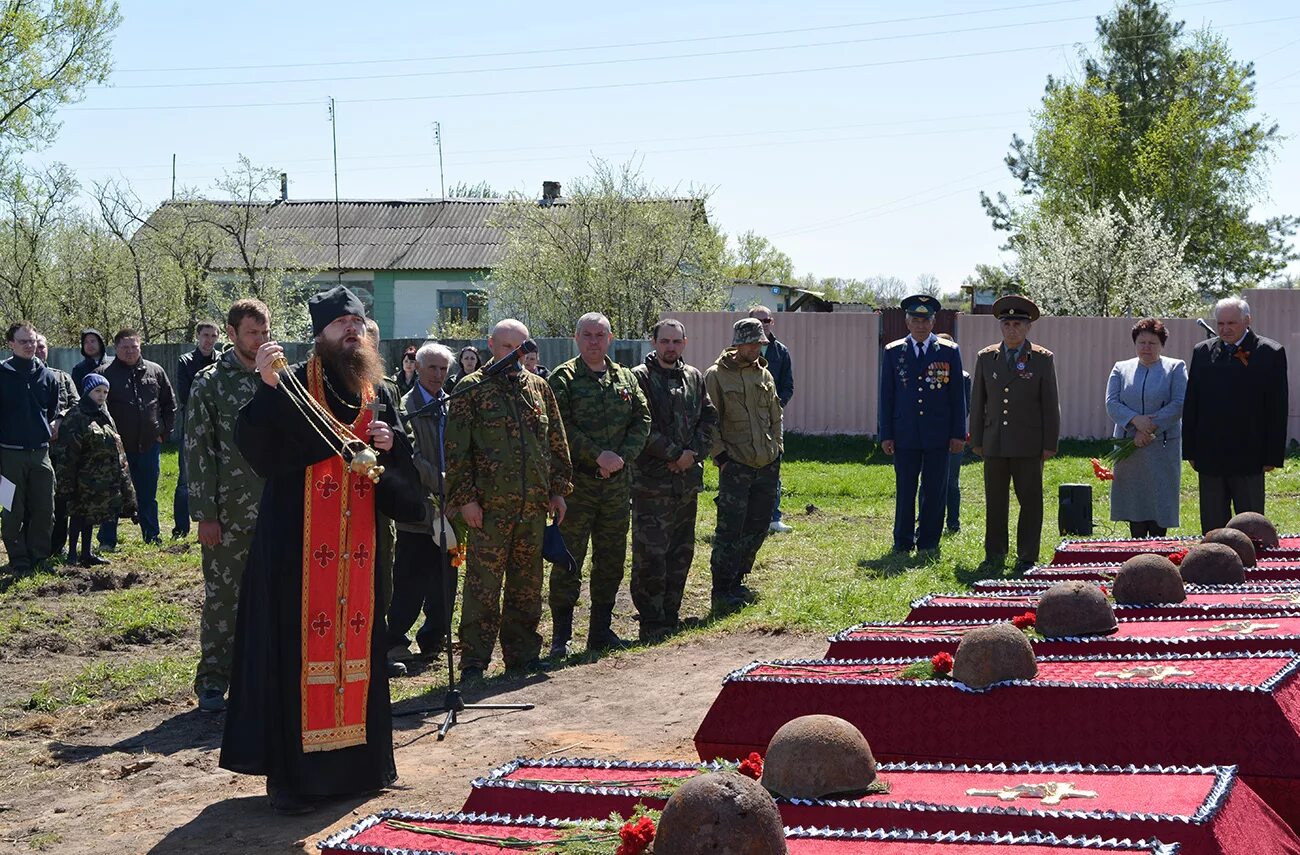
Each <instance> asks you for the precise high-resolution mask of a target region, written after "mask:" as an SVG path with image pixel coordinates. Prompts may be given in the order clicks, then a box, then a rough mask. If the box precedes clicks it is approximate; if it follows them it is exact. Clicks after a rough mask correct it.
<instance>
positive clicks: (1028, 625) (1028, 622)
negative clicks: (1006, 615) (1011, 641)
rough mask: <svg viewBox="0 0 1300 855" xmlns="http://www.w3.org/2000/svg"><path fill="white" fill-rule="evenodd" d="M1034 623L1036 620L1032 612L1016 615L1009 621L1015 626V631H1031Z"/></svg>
mask: <svg viewBox="0 0 1300 855" xmlns="http://www.w3.org/2000/svg"><path fill="white" fill-rule="evenodd" d="M1036 621H1037V618H1036V617H1035V616H1034V613H1033V612H1025V613H1024V614H1022V615H1016V616H1015V617H1013V618H1012V619H1011V622H1012V623H1013V624H1015V626H1016V629H1033V628H1034V624H1035V623H1036Z"/></svg>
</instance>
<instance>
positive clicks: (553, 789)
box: [463, 759, 1300, 855]
mask: <svg viewBox="0 0 1300 855" xmlns="http://www.w3.org/2000/svg"><path fill="white" fill-rule="evenodd" d="M712 768H713V765H712V764H706V765H704V766H701V765H699V764H689V763H677V762H649V763H647V762H624V761H614V762H610V761H604V760H566V759H547V760H515V761H512V762H510V763H507V764H506V765H505V766H502V767H501V768H499V769H496V770H495V771H493V772H492V773H491V774H489V775H488V776H487V777H485V778H480V779H478V780H476V781H474V784H473V789H472V791H471V792H470V796H469V800H468V801H467V802H465V807H464V808H463V810H464V811H466V812H473V813H489V814H491V813H511V814H514V815H516V816H517V815H520V814H533V815H536V816H551V817H566V818H569V819H604V818H606V817H608V816H609V815H610V814H611V813H619V814H621V815H623V816H629V815H631V813H632V812H633V811H634V810H635V809H636V807H637V806H638V805H640V804H644V805H645V806H646V807H649V808H654V809H656V810H661V809H662V808H663V806H664V803H665V801H666V800H667V792H666V787H665V779H685V778H690V777H692V776H694V775H696V774H698V773H699V772H701V771H709V770H710V769H712ZM879 780H881V781H884V782H886V783H887V784H888V785H889V791H888V792H887V793H878V794H873V795H867V796H863V797H861V798H858V799H849V800H834V801H832V800H815V801H810V800H804V799H793V800H791V799H778V800H777V806H778V807H779V808H780V809H781V818H782V820H783V821H784V822H785V824H786V826H816V827H828V828H847V829H870V828H910V829H913V830H915V831H929V832H941V831H968V832H975V833H1028V832H1034V831H1040V832H1048V833H1051V834H1055V835H1058V836H1066V835H1079V836H1098V837H1113V838H1119V839H1123V838H1127V839H1130V840H1145V839H1159V840H1163V841H1165V842H1170V843H1180V844H1182V846H1183V850H1182V851H1183V853H1184V855H1210V853H1218V854H1219V855H1230V853H1240V855H1257V853H1259V852H1270V853H1278V855H1283V853H1286V855H1297V854H1298V853H1300V838H1297V837H1296V836H1295V835H1294V833H1293V832H1292V831H1291V829H1289V828H1288V827H1287V826H1286V825H1285V824H1284V823H1283V822H1282V820H1281V819H1279V818H1278V816H1277V814H1275V813H1274V812H1273V811H1272V810H1271V809H1270V808H1269V807H1268V806H1267V805H1266V804H1264V802H1263V801H1262V800H1261V799H1260V797H1259V796H1258V795H1256V794H1255V793H1254V791H1252V790H1251V789H1250V788H1249V787H1247V786H1246V785H1245V784H1243V783H1242V782H1241V781H1240V780H1238V778H1237V770H1236V769H1235V768H1233V767H1231V766H1226V767H1167V768H1162V767H1151V766H1148V767H1132V766H1128V767H1110V766H1076V765H1045V764H1021V765H1015V764H1011V765H1004V764H997V765H987V766H954V765H950V764H937V763H930V764H913V763H886V764H882V765H881V766H880V768H879ZM1046 781H1054V782H1057V783H1062V782H1066V783H1069V784H1071V785H1073V787H1074V789H1076V790H1081V791H1087V792H1090V793H1092V794H1093V795H1092V796H1086V797H1080V798H1066V799H1064V800H1062V801H1061V802H1060V803H1059V804H1055V805H1050V806H1049V805H1047V804H1044V803H1043V802H1041V801H1038V800H1035V799H1034V798H1029V797H1025V796H1014V795H1013V794H1012V793H1010V792H1007V791H1005V790H1004V788H1014V787H1016V786H1019V785H1022V784H1026V783H1029V784H1041V783H1043V782H1046ZM968 790H978V791H980V792H979V793H968V792H967V791H968ZM1000 794H1005V795H1006V796H1007V797H1006V798H1003V797H999V796H1000Z"/></svg>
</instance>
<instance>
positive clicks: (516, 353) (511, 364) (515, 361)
mask: <svg viewBox="0 0 1300 855" xmlns="http://www.w3.org/2000/svg"><path fill="white" fill-rule="evenodd" d="M536 352H537V342H535V341H533V340H532V339H531V338H530V339H526V340H525V341H524V343H523V344H521V345H519V346H518V347H516V348H515V349H514V350H512V351H510V352H509V353H507V354H506V355H505V356H503V357H501V358H500V359H498V360H497V361H496V362H494V363H492V364H491V365H489V366H488V367H487V368H485V369H484V370H483V376H484V378H488V377H495V376H497V375H498V374H505V373H507V372H511V371H517V370H518V368H519V360H520V359H523V357H524V354H527V353H536Z"/></svg>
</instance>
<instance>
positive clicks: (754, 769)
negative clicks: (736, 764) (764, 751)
mask: <svg viewBox="0 0 1300 855" xmlns="http://www.w3.org/2000/svg"><path fill="white" fill-rule="evenodd" d="M738 771H739V772H740V774H742V775H744V776H745V777H746V778H753V779H754V780H755V781H757V780H758V779H759V778H761V777H763V757H762V755H760V754H759V753H758V752H757V751H751V752H750V753H749V756H748V757H746V758H745V759H744V760H741V761H740V769H739V770H738Z"/></svg>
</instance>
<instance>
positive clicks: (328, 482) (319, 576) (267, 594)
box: [221, 285, 424, 813]
mask: <svg viewBox="0 0 1300 855" xmlns="http://www.w3.org/2000/svg"><path fill="white" fill-rule="evenodd" d="M308 308H309V309H310V311H311V320H312V330H313V332H314V333H315V336H316V338H315V344H316V349H315V352H314V353H313V354H312V355H311V357H310V358H308V360H307V362H305V363H303V364H301V365H297V366H294V367H292V368H290V369H288V371H291V372H292V373H293V375H294V376H295V377H296V378H297V380H298V383H297V384H293V385H295V386H297V385H299V384H301V387H304V388H305V389H306V390H307V392H308V393H309V394H310V396H311V399H312V401H314V402H315V404H316V405H318V406H319V407H320V408H322V409H323V412H321V411H318V410H313V409H312V408H311V407H309V406H308V405H307V404H306V403H304V402H301V401H298V402H297V403H298V404H302V407H301V408H300V407H299V406H298V405H297V404H296V403H295V399H294V398H291V397H290V396H289V393H288V389H287V387H288V385H289V382H288V380H287V374H288V372H282V373H277V372H276V370H275V367H274V366H275V361H276V359H277V358H279V357H280V356H281V355H282V354H283V349H282V348H281V347H280V346H279V345H278V344H276V343H275V342H268V343H266V344H264V345H262V347H261V348H259V349H258V352H257V359H256V361H255V364H254V368H255V370H256V371H257V372H258V374H260V375H261V378H262V383H261V384H260V385H259V386H258V389H257V391H256V392H255V393H254V395H253V398H252V400H250V401H249V402H248V403H247V404H245V405H244V407H243V409H242V410H241V411H240V414H239V420H238V421H237V423H236V426H235V442H236V444H237V445H238V446H239V450H240V451H241V452H242V453H243V455H244V457H245V458H246V459H247V460H248V462H249V464H250V465H251V466H252V467H253V469H254V471H256V472H257V474H259V475H261V476H263V477H264V478H266V487H265V489H264V490H263V493H262V503H261V506H260V508H259V509H258V517H257V529H256V531H255V532H254V534H253V543H252V546H251V548H250V550H249V555H248V565H247V567H246V569H245V571H244V578H243V581H242V584H241V586H240V591H239V612H238V617H237V619H236V624H235V647H234V667H233V671H232V674H231V682H230V700H229V713H228V716H227V718H226V729H225V736H224V739H223V741H222V746H221V766H222V767H223V768H225V769H229V770H231V771H232V772H241V773H244V774H251V775H265V776H266V778H267V782H266V785H267V786H266V788H267V795H268V796H269V797H270V800H271V806H272V807H273V808H274V809H275V810H277V811H279V812H282V813H304V812H306V811H309V810H311V809H312V807H313V801H314V800H316V799H321V798H327V797H337V796H344V795H351V794H356V793H365V792H371V791H375V790H379V789H381V788H383V787H385V786H387V785H388V784H391V783H392V782H393V781H394V780H395V779H396V778H397V770H396V768H395V766H394V763H393V736H392V713H391V710H390V709H389V696H388V681H387V680H386V679H385V677H384V674H385V667H384V651H385V645H384V635H385V633H384V621H383V617H382V612H381V611H380V609H379V606H378V604H377V598H378V596H379V595H380V593H381V591H380V589H379V580H378V578H377V571H376V567H377V566H378V565H379V562H378V561H377V560H376V559H377V558H378V557H379V556H377V555H376V551H377V549H378V548H379V546H378V542H377V538H376V515H377V513H378V512H382V513H383V514H384V515H385V516H388V517H389V518H391V519H396V520H400V521H404V522H408V521H409V522H414V521H417V520H419V519H420V518H421V515H422V514H423V510H424V508H423V499H424V494H423V491H422V489H421V487H420V482H419V475H418V473H417V472H416V471H415V468H414V466H413V465H412V463H411V452H410V446H409V444H408V443H407V440H406V437H405V434H404V432H403V430H402V427H401V423H400V421H399V417H398V411H397V402H396V401H394V400H393V399H392V396H391V395H390V394H389V393H388V392H387V391H386V390H385V388H384V387H383V385H382V383H381V382H380V381H381V379H382V378H383V365H382V363H381V362H380V359H379V354H378V353H377V352H376V351H375V349H374V348H373V347H371V346H370V344H369V343H368V341H367V336H366V328H365V309H364V307H363V306H362V304H361V301H360V300H358V299H357V297H356V295H354V294H353V293H352V292H351V291H349V290H348V289H346V288H344V287H343V286H341V285H340V286H337V287H335V288H332V289H330V290H329V291H326V292H324V293H321V294H317V295H316V296H314V297H312V298H311V300H310V301H308ZM325 413H329V414H330V415H331V416H332V417H333V421H332V422H331V423H332V424H333V425H334V426H335V428H336V429H345V430H346V431H347V432H348V433H350V434H351V435H352V436H354V437H357V438H358V439H360V440H362V441H368V442H369V444H371V445H372V446H373V447H374V449H375V450H376V451H377V452H378V458H379V464H380V465H382V466H383V467H384V472H383V475H382V477H381V478H380V480H379V482H378V484H372V483H371V481H370V479H369V478H368V477H367V475H366V474H364V473H358V472H352V471H351V470H350V469H349V467H348V465H347V464H346V463H345V462H344V461H343V460H342V458H341V457H340V456H339V454H338V453H337V450H336V449H337V444H336V443H332V442H327V441H326V440H325V439H324V438H323V437H322V433H324V434H325V435H327V436H328V435H329V434H330V431H329V430H328V429H326V428H325V415H324V414H325Z"/></svg>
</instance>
